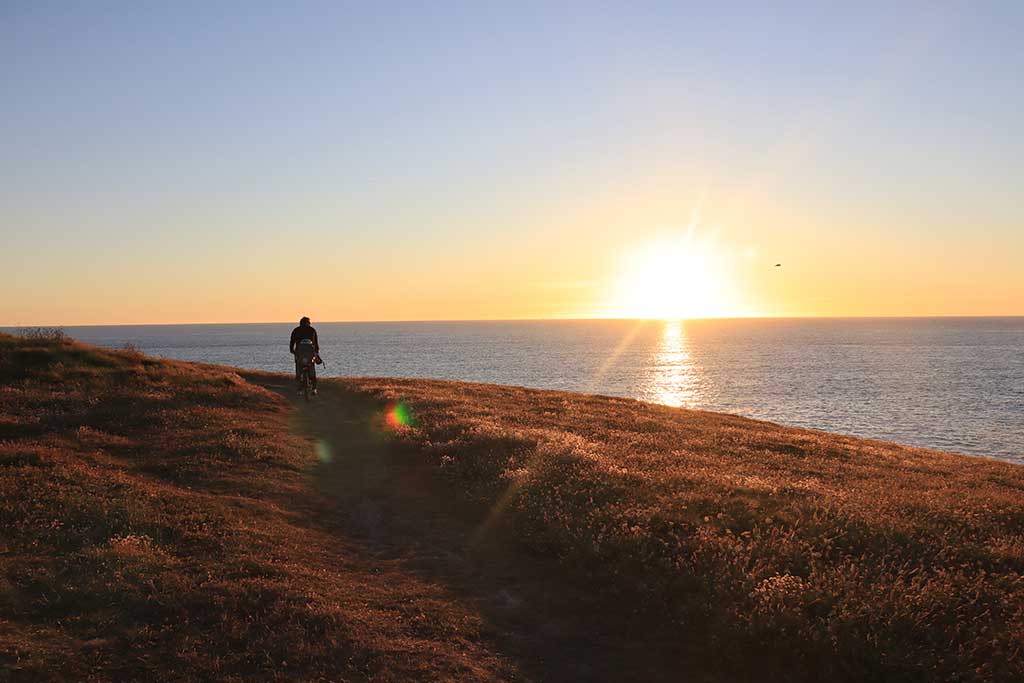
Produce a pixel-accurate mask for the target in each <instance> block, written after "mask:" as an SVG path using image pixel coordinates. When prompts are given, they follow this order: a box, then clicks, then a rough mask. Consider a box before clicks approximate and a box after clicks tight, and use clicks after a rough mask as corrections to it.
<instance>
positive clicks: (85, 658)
mask: <svg viewBox="0 0 1024 683" xmlns="http://www.w3.org/2000/svg"><path fill="white" fill-rule="evenodd" d="M288 389H290V386H289V383H288V381H287V378H284V377H281V376H275V375H267V374H262V373H244V372H241V371H233V370H231V369H229V368H215V367H210V366H201V365H194V364H186V363H176V362H170V361H158V360H154V359H149V358H146V357H144V356H142V355H140V354H137V353H133V352H130V351H125V352H111V351H103V350H99V349H95V348H91V347H87V346H83V345H78V344H75V343H72V342H66V341H62V340H59V339H35V340H23V339H15V338H11V337H5V336H0V528H3V529H4V533H3V535H2V536H0V680H3V679H4V677H5V676H6V677H9V678H11V679H13V680H47V679H51V680H57V679H77V680H135V679H143V678H149V679H153V678H154V677H156V678H161V677H166V676H167V675H173V677H175V678H177V679H182V680H209V679H220V680H271V679H293V680H366V679H372V680H451V679H457V680H569V679H579V680H587V679H589V680H622V679H625V678H628V679H632V680H644V679H648V680H654V679H663V680H674V679H676V678H677V677H678V675H679V672H680V671H684V672H687V671H689V672H694V673H696V672H702V674H701V676H702V677H700V678H698V680H712V679H717V678H720V677H723V676H725V677H728V678H733V677H741V678H749V679H752V680H822V679H824V678H826V677H833V678H835V679H845V680H875V679H881V678H884V679H886V680H906V681H948V680H964V681H1003V680H1015V679H1020V678H1024V653H1022V652H1021V647H1022V645H1021V643H1022V642H1024V580H1022V569H1024V469H1022V468H1020V467H1016V466H1012V465H1009V464H1003V463H998V462H992V461H986V460H982V459H975V458H967V457H962V456H954V455H949V454H942V453H934V452H927V451H923V450H917V449H910V448H904V447H900V446H895V445H892V444H885V443H880V442H872V441H865V440H858V439H852V438H846V437H839V436H835V435H830V434H825V433H820V432H812V431H807V430H797V429H789V428H784V427H779V426H776V425H772V424H767V423H762V422H755V421H751V420H745V419H742V418H738V417H733V416H728V415H719V414H713V413H703V412H695V411H686V410H679V409H673V408H667V407H662V406H654V405H648V404H643V403H638V402H635V401H630V400H624V399H614V398H605V397H594V396H583V395H574V394H566V393H559V392H546V391H531V390H525V389H516V388H510V387H496V386H485V385H472V384H460V383H452V382H434V381H422V380H416V381H413V380H376V379H363V380H348V381H329V382H324V383H323V384H322V391H321V394H322V395H321V397H320V400H319V401H318V402H316V403H314V404H313V405H312V406H309V407H307V406H299V407H298V408H296V407H294V406H293V405H292V404H291V403H289V401H288V400H286V398H284V397H282V395H281V393H283V392H284V391H286V390H288ZM691 680H693V678H692V677H691Z"/></svg>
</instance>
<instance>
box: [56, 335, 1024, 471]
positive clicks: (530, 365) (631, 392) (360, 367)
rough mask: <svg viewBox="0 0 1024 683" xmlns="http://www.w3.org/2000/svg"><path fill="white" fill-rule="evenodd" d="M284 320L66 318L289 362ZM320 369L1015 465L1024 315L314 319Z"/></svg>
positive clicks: (192, 357) (154, 341)
mask: <svg viewBox="0 0 1024 683" xmlns="http://www.w3.org/2000/svg"><path fill="white" fill-rule="evenodd" d="M293 326H294V325H293V324H292V323H266V324H246V325H140V326H91V327H66V328H65V331H66V332H67V333H68V334H69V335H70V336H72V337H74V338H76V339H79V340H81V341H84V342H88V343H91V344H98V345H101V346H107V347H111V348H118V347H122V346H124V345H125V344H132V345H133V346H135V347H136V348H138V349H139V350H140V351H143V352H145V353H147V354H151V355H154V356H165V357H168V358H176V359H180V360H189V361H204V362H209V363H218V364H223V365H234V366H239V367H243V368H254V369H261V370H271V371H276V372H291V371H293V365H292V358H291V355H290V354H289V353H288V335H289V332H290V331H291V328H292V327H293ZM315 326H316V328H317V330H318V332H319V335H320V345H321V349H322V354H321V355H322V356H323V358H324V360H325V362H326V366H325V367H324V368H323V369H322V370H321V373H322V375H323V376H331V377H334V376H358V375H366V376H391V377H432V378H439V379H455V380H466V381H472V382H489V383H498V384H513V385H519V386H525V387H536V388H541V389H560V390H566V391H580V392H592V393H598V394H608V395H613V396H626V397H631V398H636V399H640V400H643V401H652V402H655V403H664V404H667V405H673V406H685V407H688V408H698V409H704V410H715V411H723V412H729V413H736V414H739V415H744V416H747V417H752V418H757V419H761V420H770V421H772V422H779V423H782V424H786V425H793V426H799V427H811V428H814V429H822V430H826V431H830V432H839V433H843V434H851V435H855V436H862V437H869V438H876V439H885V440H889V441H896V442H899V443H903V444H909V445H914V446H924V447H929V448H937V449H942V450H949V451H956V452H961V453H968V454H974V455H981V456H989V457H993V458H1000V459H1004V460H1009V461H1013V462H1018V463H1024V317H1016V318H902V319H894V318H873V319H871V318H857V319H757V320H751V319H745V320H694V321H683V322H662V321H630V320H585V321H584V320H580V321H507V322H402V323H315Z"/></svg>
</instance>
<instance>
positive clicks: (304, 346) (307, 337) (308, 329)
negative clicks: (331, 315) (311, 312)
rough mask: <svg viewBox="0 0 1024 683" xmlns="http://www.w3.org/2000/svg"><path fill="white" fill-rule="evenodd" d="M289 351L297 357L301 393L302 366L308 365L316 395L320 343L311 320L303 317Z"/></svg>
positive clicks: (296, 371)
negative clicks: (310, 322)
mask: <svg viewBox="0 0 1024 683" xmlns="http://www.w3.org/2000/svg"><path fill="white" fill-rule="evenodd" d="M288 350H289V351H291V353H292V354H293V355H294V356H295V381H296V382H298V383H299V393H300V394H301V393H302V366H303V365H305V364H308V365H309V381H310V384H311V385H312V386H313V393H314V394H315V393H316V361H319V360H320V342H319V341H318V340H317V338H316V329H315V328H314V327H313V326H312V325H310V324H309V318H307V317H305V316H303V317H302V320H300V321H299V326H298V327H296V328H295V329H294V330H292V338H291V340H290V341H289V342H288Z"/></svg>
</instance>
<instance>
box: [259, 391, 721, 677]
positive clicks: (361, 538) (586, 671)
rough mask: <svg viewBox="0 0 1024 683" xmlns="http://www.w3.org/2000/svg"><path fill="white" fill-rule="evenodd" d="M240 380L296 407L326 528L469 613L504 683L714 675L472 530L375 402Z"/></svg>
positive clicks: (481, 515)
mask: <svg viewBox="0 0 1024 683" xmlns="http://www.w3.org/2000/svg"><path fill="white" fill-rule="evenodd" d="M247 379H249V380H250V381H253V382H254V383H257V384H260V385H261V386H264V387H266V388H267V389H270V390H272V391H275V392H277V393H280V394H282V395H284V396H286V397H287V398H288V399H289V400H293V401H295V402H296V407H297V411H296V417H295V425H296V430H298V431H299V432H300V433H302V434H304V435H307V436H308V437H310V438H311V439H312V440H313V441H314V444H315V447H316V450H317V453H318V457H319V460H320V461H319V463H318V464H317V465H316V466H314V468H313V469H312V473H311V474H312V480H313V483H314V485H315V486H316V487H317V488H318V489H319V490H320V491H321V492H322V493H324V494H326V495H327V496H329V497H330V498H332V499H333V500H334V501H336V508H335V510H334V512H333V513H332V516H331V519H329V520H325V522H326V524H327V525H328V526H329V528H330V529H331V530H332V533H336V534H339V535H341V536H343V537H344V540H345V542H346V545H350V546H351V547H353V548H357V549H358V552H359V553H361V554H362V555H363V557H362V558H360V559H362V560H365V561H366V562H369V563H382V564H386V565H387V566H389V567H391V568H392V570H394V569H396V568H397V569H399V570H400V571H402V572H405V573H407V574H409V575H410V576H411V577H415V579H416V580H417V581H419V582H424V581H426V582H429V583H432V584H436V585H439V586H442V587H443V589H444V594H445V595H446V596H448V599H450V600H451V601H453V602H456V603H458V604H457V607H458V609H459V610H463V611H465V610H469V611H470V612H472V613H474V614H477V615H479V616H480V617H481V619H482V620H483V622H484V623H486V624H487V625H488V626H489V627H490V628H489V629H488V630H487V631H486V632H485V633H484V635H483V637H484V638H485V639H486V640H487V642H486V643H481V645H483V646H484V647H486V648H487V649H488V650H490V651H492V652H493V653H494V654H495V655H496V656H497V657H499V658H501V659H503V660H506V661H510V662H512V663H513V665H514V667H515V669H517V672H516V673H514V674H512V675H511V676H512V679H513V680H530V681H622V680H638V681H679V680H687V681H710V680H718V679H712V678H710V677H708V676H703V675H694V674H692V673H688V674H683V672H681V671H680V670H679V667H680V664H681V663H684V662H685V661H686V658H685V656H684V655H683V653H682V652H681V647H680V646H683V645H684V641H685V636H683V635H682V634H662V635H660V636H655V635H647V636H643V635H639V634H638V632H637V630H636V625H635V624H629V623H625V622H624V621H623V618H622V615H623V612H624V611H626V612H628V610H623V609H622V606H621V605H618V606H617V608H616V609H615V610H613V613H614V615H615V616H614V617H610V616H605V615H606V614H607V613H608V610H607V604H605V605H602V603H601V599H600V598H599V597H598V596H594V595H592V594H590V593H589V592H588V591H586V590H585V589H583V588H582V587H581V586H579V585H577V582H574V581H572V580H571V578H570V577H569V576H567V572H566V570H565V568H564V567H562V566H560V565H559V564H558V563H557V562H555V561H554V560H553V559H549V558H544V557H538V556H536V555H533V554H526V553H525V552H523V551H521V550H519V549H517V548H515V547H514V546H513V544H512V543H510V542H509V538H508V534H507V533H505V530H504V529H503V528H502V526H501V525H500V524H499V525H497V526H494V527H491V528H489V529H488V531H487V532H485V531H483V528H484V527H483V524H484V520H485V519H486V518H487V513H488V510H486V509H484V508H483V507H481V506H477V505H472V504H469V503H466V502H464V501H463V500H460V497H459V495H458V493H457V492H456V491H454V490H452V489H451V487H450V486H448V484H447V482H445V481H444V480H443V479H442V478H441V477H440V476H439V475H438V474H437V473H436V472H434V471H433V470H432V469H431V468H430V467H429V466H428V465H427V464H425V461H424V460H423V459H420V458H417V457H416V454H415V453H413V452H401V451H399V450H398V449H397V448H395V447H394V446H392V445H391V441H390V440H389V439H388V438H387V437H386V435H385V434H384V432H383V430H382V428H381V425H382V421H381V415H382V405H381V404H380V403H379V402H377V401H375V400H374V399H372V398H370V397H367V396H365V395H360V394H357V393H355V392H353V391H351V390H349V389H348V388H347V387H346V385H345V383H344V382H343V381H339V380H326V381H324V380H321V382H320V395H319V396H318V397H317V398H316V399H314V400H313V401H312V402H310V403H309V404H305V403H304V402H303V401H302V400H301V397H300V398H298V399H296V397H295V396H294V394H293V389H292V384H291V381H290V380H289V379H288V378H285V377H283V376H270V375H264V374H255V373H254V374H252V375H250V376H248V377H247ZM396 591H398V592H400V586H396ZM396 600H401V596H400V595H396ZM686 668H688V669H689V668H691V667H686Z"/></svg>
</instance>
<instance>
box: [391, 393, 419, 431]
mask: <svg viewBox="0 0 1024 683" xmlns="http://www.w3.org/2000/svg"><path fill="white" fill-rule="evenodd" d="M384 420H385V422H387V424H388V427H390V428H391V429H404V428H406V427H412V426H413V417H412V410H411V409H410V408H409V404H408V403H406V402H405V401H401V400H399V401H393V402H392V403H389V404H388V406H387V409H386V410H385V411H384Z"/></svg>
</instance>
